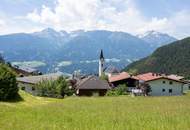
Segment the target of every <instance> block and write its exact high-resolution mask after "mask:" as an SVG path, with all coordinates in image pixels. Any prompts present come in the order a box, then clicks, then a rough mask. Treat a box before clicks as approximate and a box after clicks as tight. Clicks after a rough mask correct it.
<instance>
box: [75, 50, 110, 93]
mask: <svg viewBox="0 0 190 130" xmlns="http://www.w3.org/2000/svg"><path fill="white" fill-rule="evenodd" d="M104 62H105V59H104V55H103V50H101V52H100V57H99V74H98V76H99V77H97V76H94V75H91V76H88V77H86V78H84V79H82V80H80V81H79V82H78V83H77V85H76V94H77V95H78V96H94V95H97V96H104V95H105V94H106V92H107V91H108V90H109V89H111V88H110V86H109V84H108V82H107V81H105V80H101V79H100V77H101V76H102V75H103V73H104Z"/></svg>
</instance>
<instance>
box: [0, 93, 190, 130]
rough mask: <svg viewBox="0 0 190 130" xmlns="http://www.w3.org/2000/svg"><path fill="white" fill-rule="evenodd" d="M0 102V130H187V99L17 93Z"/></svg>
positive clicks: (189, 120) (189, 127)
mask: <svg viewBox="0 0 190 130" xmlns="http://www.w3.org/2000/svg"><path fill="white" fill-rule="evenodd" d="M20 94H21V96H22V98H23V101H20V102H10V103H7V102H0V130H190V95H186V96H179V97H177V96H176V97H135V98H134V97H130V96H121V97H91V98H87V97H83V98H79V97H71V98H66V99H50V98H40V97H33V96H31V95H28V94H26V93H24V92H20Z"/></svg>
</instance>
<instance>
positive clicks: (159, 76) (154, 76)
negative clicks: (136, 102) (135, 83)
mask: <svg viewBox="0 0 190 130" xmlns="http://www.w3.org/2000/svg"><path fill="white" fill-rule="evenodd" d="M136 77H138V78H139V80H143V81H145V82H148V81H153V80H157V79H168V80H173V81H176V82H181V83H184V82H183V81H181V80H179V79H177V78H176V77H173V76H166V75H165V74H157V73H152V72H149V73H145V74H140V75H137V76H136Z"/></svg>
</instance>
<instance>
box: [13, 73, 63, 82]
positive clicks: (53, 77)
mask: <svg viewBox="0 0 190 130" xmlns="http://www.w3.org/2000/svg"><path fill="white" fill-rule="evenodd" d="M62 75H63V73H51V74H46V75H39V76H28V77H19V78H17V82H23V83H29V84H37V83H39V82H40V81H43V80H56V79H58V78H59V77H60V76H62Z"/></svg>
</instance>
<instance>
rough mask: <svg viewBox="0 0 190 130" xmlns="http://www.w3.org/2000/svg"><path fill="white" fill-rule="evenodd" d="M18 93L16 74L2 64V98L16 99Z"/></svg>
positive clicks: (0, 75)
mask: <svg viewBox="0 0 190 130" xmlns="http://www.w3.org/2000/svg"><path fill="white" fill-rule="evenodd" d="M17 95H18V87H17V83H16V76H15V75H14V73H13V72H12V71H11V70H10V69H9V68H8V67H7V66H5V65H3V64H0V100H9V99H14V98H15V97H16V96H17Z"/></svg>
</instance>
